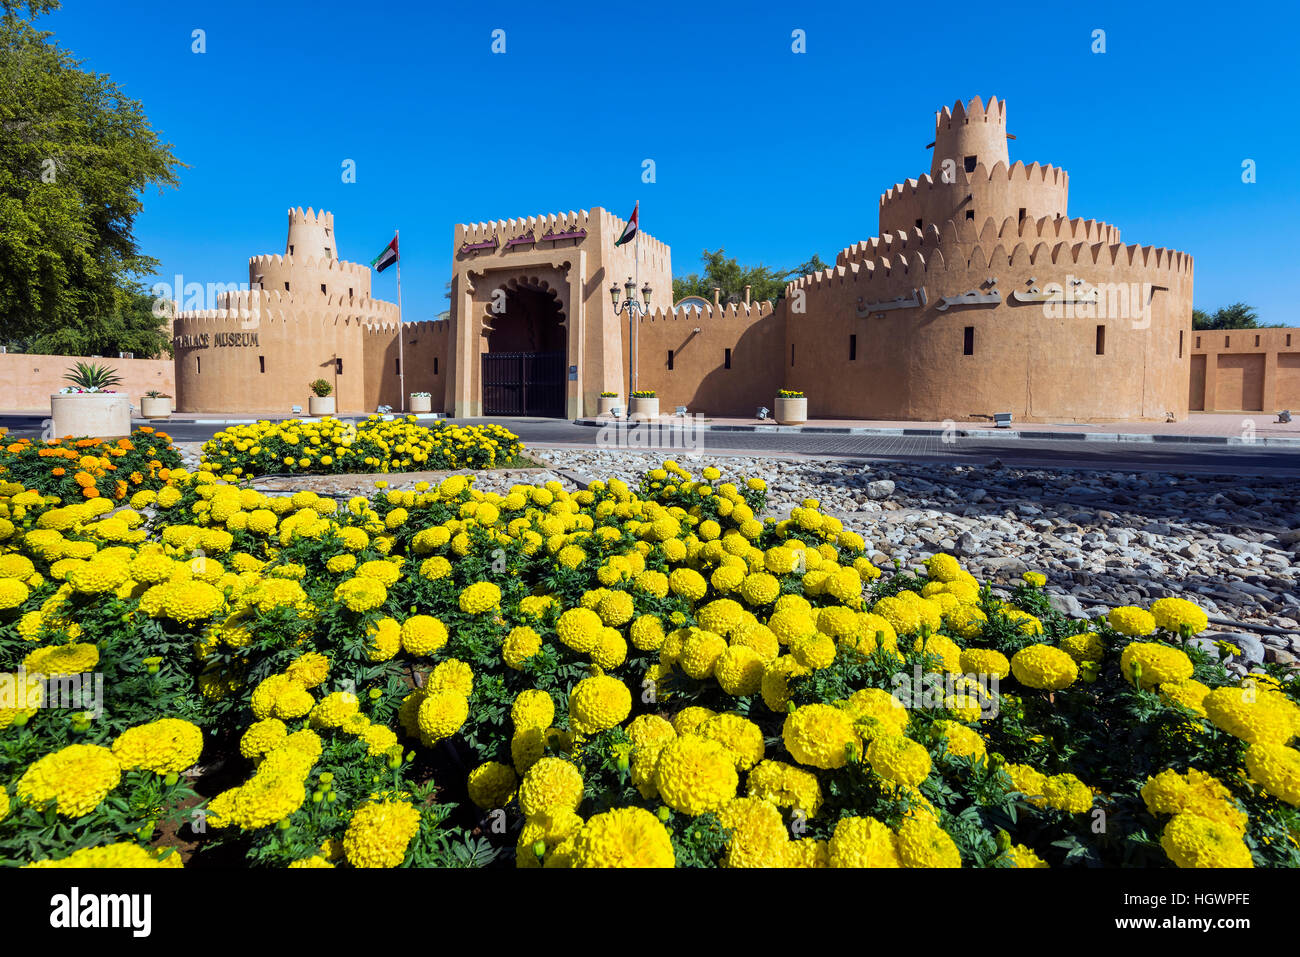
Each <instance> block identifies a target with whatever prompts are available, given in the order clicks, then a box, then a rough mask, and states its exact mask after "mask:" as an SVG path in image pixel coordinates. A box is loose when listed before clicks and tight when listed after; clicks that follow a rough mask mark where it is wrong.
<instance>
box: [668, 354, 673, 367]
mask: <svg viewBox="0 0 1300 957" xmlns="http://www.w3.org/2000/svg"><path fill="white" fill-rule="evenodd" d="M668 371H669V372H672V371H673V350H672V349H669V350H668Z"/></svg>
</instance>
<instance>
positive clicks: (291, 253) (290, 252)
mask: <svg viewBox="0 0 1300 957" xmlns="http://www.w3.org/2000/svg"><path fill="white" fill-rule="evenodd" d="M289 255H290V256H292V255H293V244H292V243H291V244H290V245H289Z"/></svg>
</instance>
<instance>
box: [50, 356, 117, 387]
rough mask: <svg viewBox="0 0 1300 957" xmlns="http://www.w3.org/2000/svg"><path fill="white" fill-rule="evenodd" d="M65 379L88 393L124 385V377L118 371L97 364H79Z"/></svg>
mask: <svg viewBox="0 0 1300 957" xmlns="http://www.w3.org/2000/svg"><path fill="white" fill-rule="evenodd" d="M63 378H65V379H67V380H68V381H69V382H71V383H72V384H73V385H74V386H76V387H77V388H79V389H85V390H86V391H87V392H102V391H104V390H105V389H107V388H108V387H109V386H113V385H121V384H122V377H121V376H120V375H118V374H117V372H116V370H114V369H110V368H109V367H108V366H102V365H100V364H99V363H97V362H78V363H77V364H76V366H74V367H73V369H72V371H71V372H68V373H67V374H65V375H64V377H63Z"/></svg>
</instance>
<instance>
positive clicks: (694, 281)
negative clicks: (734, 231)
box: [673, 248, 826, 303]
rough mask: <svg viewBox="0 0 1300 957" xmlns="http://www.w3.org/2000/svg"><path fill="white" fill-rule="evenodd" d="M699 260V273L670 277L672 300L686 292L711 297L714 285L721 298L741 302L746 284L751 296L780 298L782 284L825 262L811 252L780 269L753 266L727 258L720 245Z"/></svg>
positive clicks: (691, 294) (707, 251) (684, 294)
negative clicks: (801, 260)
mask: <svg viewBox="0 0 1300 957" xmlns="http://www.w3.org/2000/svg"><path fill="white" fill-rule="evenodd" d="M700 263H701V264H702V265H703V267H704V272H703V273H691V274H690V275H687V276H684V277H674V279H673V302H678V301H680V300H681V299H683V298H685V297H686V296H700V297H701V298H703V299H709V300H712V299H713V290H714V288H715V287H717V288H720V289H721V290H722V292H721V293H720V298H721V301H722V302H724V303H725V302H728V301H731V300H734V301H736V302H744V301H745V287H746V286H749V287H750V289H749V296H750V299H751V300H754V301H758V300H762V299H780V298H781V297H782V296H783V295H785V287H786V285H787V284H789V283H790V282H791V281H792V280H794V279H798V278H799V277H800V276H803V275H806V274H807V273H809V272H815V271H817V270H820V269H825V268H826V264H825V263H823V262H822V261H821V258H820V257H819V256H817V255H815V254H814V255H813V257H812V259H810V260H808V262H806V263H804V264H803V265H800V266H796V267H795V268H794V269H789V270H786V271H784V272H782V271H779V270H776V269H773V268H771V267H770V266H764V265H763V264H761V263H760V264H759V265H757V266H742V265H740V263H738V262H737V261H736V259H735V257H731V258H728V257H727V255H726V251H725V250H724V249H721V248H719V249H718V250H717V251H716V252H710V251H709V250H707V249H706V250H704V252H703V253H702V254H701V256H700Z"/></svg>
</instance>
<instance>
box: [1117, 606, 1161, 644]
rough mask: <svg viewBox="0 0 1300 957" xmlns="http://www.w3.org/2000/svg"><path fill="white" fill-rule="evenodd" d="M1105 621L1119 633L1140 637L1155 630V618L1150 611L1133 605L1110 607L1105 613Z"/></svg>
mask: <svg viewBox="0 0 1300 957" xmlns="http://www.w3.org/2000/svg"><path fill="white" fill-rule="evenodd" d="M1106 621H1108V622H1109V623H1110V626H1111V627H1112V628H1114V629H1115V630H1116V631H1118V632H1119V633H1120V634H1121V635H1128V636H1129V637H1131V638H1140V637H1142V636H1143V635H1149V634H1151V633H1152V632H1153V631H1155V630H1156V619H1155V616H1154V615H1152V614H1151V612H1149V611H1146V610H1145V609H1142V608H1137V607H1136V606H1133V605H1123V606H1121V607H1119V608H1112V609H1111V610H1110V612H1109V614H1107V615H1106Z"/></svg>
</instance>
